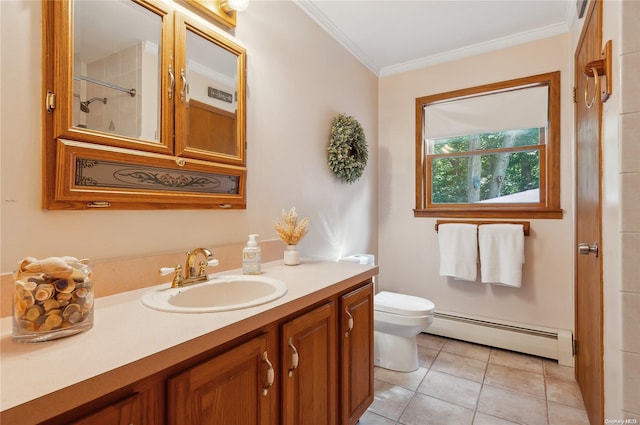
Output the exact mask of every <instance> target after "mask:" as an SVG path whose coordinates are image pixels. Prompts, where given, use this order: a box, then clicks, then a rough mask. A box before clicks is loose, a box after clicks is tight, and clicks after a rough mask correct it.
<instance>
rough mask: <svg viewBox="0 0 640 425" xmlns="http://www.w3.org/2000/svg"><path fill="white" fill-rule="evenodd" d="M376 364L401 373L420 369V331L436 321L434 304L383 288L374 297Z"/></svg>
mask: <svg viewBox="0 0 640 425" xmlns="http://www.w3.org/2000/svg"><path fill="white" fill-rule="evenodd" d="M373 300H374V301H373V305H374V310H373V329H374V336H373V341H374V364H375V365H376V366H380V367H383V368H385V369H391V370H395V371H398V372H412V371H414V370H416V369H417V368H418V341H417V338H416V337H417V336H418V334H419V333H420V332H422V331H423V330H425V329H426V328H428V327H429V325H430V324H431V322H433V314H434V310H435V306H434V304H433V303H432V302H431V301H429V300H427V299H425V298H419V297H414V296H412V295H405V294H398V293H395V292H387V291H381V292H380V293H378V294H376V295H375V296H374V298H373Z"/></svg>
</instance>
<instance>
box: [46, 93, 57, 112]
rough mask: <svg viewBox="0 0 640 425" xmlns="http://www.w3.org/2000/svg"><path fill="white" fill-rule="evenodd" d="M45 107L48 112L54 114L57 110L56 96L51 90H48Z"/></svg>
mask: <svg viewBox="0 0 640 425" xmlns="http://www.w3.org/2000/svg"><path fill="white" fill-rule="evenodd" d="M45 107H46V108H47V112H52V111H53V110H54V109H56V94H55V93H54V92H52V91H51V90H47V97H46V99H45Z"/></svg>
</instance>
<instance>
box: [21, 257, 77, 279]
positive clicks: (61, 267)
mask: <svg viewBox="0 0 640 425" xmlns="http://www.w3.org/2000/svg"><path fill="white" fill-rule="evenodd" d="M21 266H22V265H21ZM23 269H24V270H25V271H28V272H34V273H40V272H42V273H49V274H51V275H53V273H56V272H62V271H69V270H71V266H70V265H68V264H67V262H66V261H64V259H62V258H60V257H49V258H45V259H44V260H39V261H34V262H32V263H29V264H27V265H26V266H24V267H23Z"/></svg>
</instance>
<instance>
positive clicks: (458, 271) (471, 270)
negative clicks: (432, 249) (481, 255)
mask: <svg viewBox="0 0 640 425" xmlns="http://www.w3.org/2000/svg"><path fill="white" fill-rule="evenodd" d="M438 246H439V247H440V276H452V277H455V278H458V279H462V280H470V281H473V282H475V280H476V276H477V274H478V264H477V263H478V226H476V225H475V224H466V223H446V224H440V225H439V226H438Z"/></svg>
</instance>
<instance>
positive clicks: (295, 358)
mask: <svg viewBox="0 0 640 425" xmlns="http://www.w3.org/2000/svg"><path fill="white" fill-rule="evenodd" d="M287 345H288V346H289V348H291V368H290V369H289V378H291V377H292V376H293V371H294V370H296V369H297V368H298V363H299V360H300V358H299V356H298V349H297V348H296V346H295V345H293V339H292V338H289V341H288V344H287Z"/></svg>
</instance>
